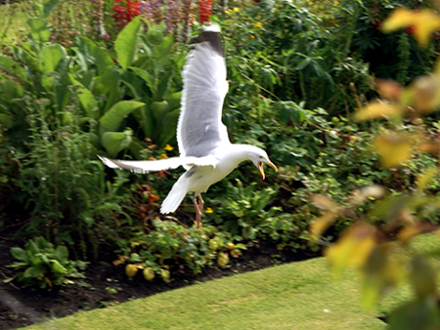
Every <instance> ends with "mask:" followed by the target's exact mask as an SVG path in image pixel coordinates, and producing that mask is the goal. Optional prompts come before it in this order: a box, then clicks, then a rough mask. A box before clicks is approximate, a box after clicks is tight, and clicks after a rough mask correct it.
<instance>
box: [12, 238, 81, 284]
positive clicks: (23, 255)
mask: <svg viewBox="0 0 440 330" xmlns="http://www.w3.org/2000/svg"><path fill="white" fill-rule="evenodd" d="M11 254H12V256H13V257H14V258H15V259H17V260H18V261H16V262H14V263H12V264H11V265H9V266H7V267H10V268H12V269H14V271H15V272H16V274H15V275H14V277H13V278H11V279H9V280H16V281H17V282H18V283H19V284H20V285H22V286H23V287H32V288H40V289H47V290H52V288H53V287H57V286H61V285H66V284H72V283H74V281H77V280H79V279H81V278H84V276H83V274H81V273H80V272H79V271H78V269H79V270H85V268H86V266H87V263H86V262H83V261H79V260H78V261H71V260H69V251H68V250H67V247H66V246H64V245H58V246H57V247H54V245H53V244H52V243H50V242H47V241H46V240H45V239H44V238H43V237H36V238H35V239H33V240H29V241H28V242H27V243H26V245H25V247H24V249H22V248H19V247H13V248H11ZM77 268H78V269H77Z"/></svg>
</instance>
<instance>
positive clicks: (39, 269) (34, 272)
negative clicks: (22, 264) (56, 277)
mask: <svg viewBox="0 0 440 330" xmlns="http://www.w3.org/2000/svg"><path fill="white" fill-rule="evenodd" d="M45 272H46V269H45V268H44V266H43V265H41V264H38V265H35V266H32V267H29V268H27V269H26V270H25V272H24V274H23V277H24V278H39V277H40V276H41V275H43V274H44V273H45Z"/></svg>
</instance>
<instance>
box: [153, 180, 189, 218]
mask: <svg viewBox="0 0 440 330" xmlns="http://www.w3.org/2000/svg"><path fill="white" fill-rule="evenodd" d="M182 181H184V180H182V177H181V178H180V179H179V180H178V181H177V182H176V183H175V184H174V185H173V187H172V188H171V191H170V192H169V193H168V196H167V197H166V198H165V200H164V201H163V203H162V206H161V208H160V213H162V214H166V213H171V212H174V211H176V210H177V208H178V207H179V205H180V204H181V203H182V201H183V199H184V198H185V196H186V193H187V192H188V189H187V188H186V187H185V184H183V182H182Z"/></svg>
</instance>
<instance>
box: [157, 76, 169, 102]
mask: <svg viewBox="0 0 440 330" xmlns="http://www.w3.org/2000/svg"><path fill="white" fill-rule="evenodd" d="M172 78H173V72H172V70H167V71H165V72H164V73H162V76H161V77H160V80H159V84H158V85H157V95H155V99H156V100H162V99H163V98H164V96H165V95H166V94H167V93H168V89H169V87H170V85H171V81H172Z"/></svg>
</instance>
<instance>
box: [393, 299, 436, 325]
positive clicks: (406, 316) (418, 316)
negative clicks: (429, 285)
mask: <svg viewBox="0 0 440 330" xmlns="http://www.w3.org/2000/svg"><path fill="white" fill-rule="evenodd" d="M439 328H440V309H439V306H438V303H437V301H436V299H435V297H428V298H426V299H423V300H416V301H410V302H407V303H405V304H404V305H402V306H400V307H398V308H397V309H395V310H394V311H393V312H392V313H391V316H390V318H389V324H388V329H389V330H430V329H439Z"/></svg>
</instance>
